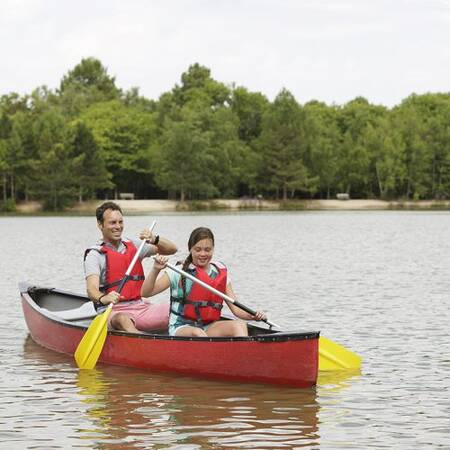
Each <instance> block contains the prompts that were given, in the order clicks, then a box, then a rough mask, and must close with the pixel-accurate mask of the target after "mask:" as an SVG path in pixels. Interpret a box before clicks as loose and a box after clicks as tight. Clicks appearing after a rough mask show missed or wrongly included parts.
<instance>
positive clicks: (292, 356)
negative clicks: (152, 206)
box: [19, 283, 319, 387]
mask: <svg viewBox="0 0 450 450" xmlns="http://www.w3.org/2000/svg"><path fill="white" fill-rule="evenodd" d="M19 288H20V294H21V298H22V308H23V313H24V317H25V321H26V323H27V326H28V329H29V331H30V334H31V337H32V338H33V340H34V341H35V342H37V343H38V344H40V345H42V346H43V347H46V348H48V349H51V350H55V351H57V352H61V353H67V354H69V355H73V354H74V353H75V350H76V348H77V346H78V343H79V342H80V340H81V338H82V337H83V335H84V333H85V331H86V330H87V328H88V326H89V324H90V322H91V320H92V317H93V316H94V314H95V311H94V309H93V306H92V302H90V301H89V300H88V298H87V297H86V296H83V295H79V294H74V293H70V292H66V291H61V290H57V289H51V288H45V287H35V286H31V285H29V284H26V283H21V284H20V285H19ZM249 334H250V336H249V337H241V338H183V337H174V336H168V334H167V330H154V331H152V332H151V333H144V334H133V333H125V332H121V331H109V332H108V336H107V338H106V342H105V345H104V348H103V350H102V353H101V354H100V358H99V362H101V363H107V364H116V365H121V366H128V367H137V368H140V369H148V370H151V371H157V372H177V373H180V374H183V375H188V376H199V377H205V378H213V379H221V380H235V381H245V382H262V383H272V384H279V385H286V386H296V387H309V386H313V385H315V384H316V381H317V372H318V362H319V333H318V332H304V331H299V332H282V331H278V330H276V331H275V330H271V329H269V328H268V327H265V326H262V325H259V324H258V325H256V324H253V323H249Z"/></svg>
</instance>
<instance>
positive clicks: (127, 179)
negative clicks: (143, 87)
mask: <svg viewBox="0 0 450 450" xmlns="http://www.w3.org/2000/svg"><path fill="white" fill-rule="evenodd" d="M80 119H81V120H82V121H83V122H84V123H85V124H86V125H87V126H88V127H89V128H90V129H91V130H92V133H93V135H94V138H95V141H96V143H97V145H98V147H99V149H100V155H101V158H102V159H103V160H104V161H105V164H106V168H107V170H108V172H110V173H111V174H112V175H113V177H112V182H113V184H114V186H116V189H117V190H118V191H121V192H135V193H136V192H138V191H139V190H140V189H142V191H143V192H145V188H146V187H148V186H149V185H152V183H153V180H152V176H153V172H154V171H153V168H152V167H151V163H150V150H149V149H150V147H151V145H152V144H153V143H154V142H155V141H156V137H157V134H156V125H155V117H154V113H149V112H144V111H142V110H140V109H139V108H134V107H127V106H126V105H124V104H123V103H122V102H120V101H118V100H112V101H110V102H103V103H98V104H96V105H93V106H91V107H90V108H89V109H88V110H87V111H86V112H85V113H84V114H82V116H81V117H80Z"/></svg>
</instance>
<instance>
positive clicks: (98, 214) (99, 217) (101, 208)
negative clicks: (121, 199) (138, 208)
mask: <svg viewBox="0 0 450 450" xmlns="http://www.w3.org/2000/svg"><path fill="white" fill-rule="evenodd" d="M107 209H111V210H113V211H119V212H120V214H122V209H121V208H120V206H119V205H118V204H117V203H114V202H105V203H102V204H101V205H100V206H99V207H98V208H97V209H96V210H95V216H96V217H97V222H99V223H103V220H104V217H103V215H104V214H105V211H106V210H107Z"/></svg>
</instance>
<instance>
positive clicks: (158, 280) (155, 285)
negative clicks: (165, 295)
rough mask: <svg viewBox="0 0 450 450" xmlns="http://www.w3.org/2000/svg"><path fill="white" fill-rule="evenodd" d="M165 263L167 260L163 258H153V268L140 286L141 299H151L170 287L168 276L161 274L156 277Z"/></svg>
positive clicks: (158, 256)
mask: <svg viewBox="0 0 450 450" xmlns="http://www.w3.org/2000/svg"><path fill="white" fill-rule="evenodd" d="M167 261H168V258H167V257H165V256H160V255H156V256H155V262H154V263H153V267H152V268H151V270H150V272H149V273H148V274H147V276H146V277H145V280H144V283H143V284H142V288H141V296H142V297H152V296H153V295H156V294H159V293H160V292H162V291H165V290H166V289H167V288H168V287H169V286H170V279H169V275H167V273H166V272H163V274H162V275H161V276H159V277H158V275H159V273H160V271H161V270H162V269H164V267H166V263H167Z"/></svg>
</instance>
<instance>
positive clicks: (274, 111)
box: [257, 89, 316, 200]
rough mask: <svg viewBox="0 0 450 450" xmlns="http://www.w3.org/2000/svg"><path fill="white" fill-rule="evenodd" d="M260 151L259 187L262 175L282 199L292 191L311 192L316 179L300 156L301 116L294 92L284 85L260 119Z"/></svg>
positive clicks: (302, 152)
mask: <svg viewBox="0 0 450 450" xmlns="http://www.w3.org/2000/svg"><path fill="white" fill-rule="evenodd" d="M257 147H258V149H259V150H260V152H261V153H262V162H263V167H262V172H261V174H262V176H263V180H262V182H261V187H262V186H264V179H265V180H267V181H268V185H269V187H270V188H271V189H272V190H275V191H276V192H277V193H279V192H281V193H282V198H283V200H287V198H288V194H290V196H291V197H292V196H293V195H294V194H295V191H297V190H300V191H304V192H310V193H311V192H313V191H314V190H315V187H316V186H315V183H316V180H314V179H313V178H311V177H310V175H309V173H308V170H307V168H306V166H305V163H304V160H303V157H304V152H305V138H304V130H303V116H302V110H301V107H300V105H299V104H298V103H297V101H296V100H295V98H294V96H293V95H292V94H291V93H290V92H289V91H287V90H285V89H283V90H282V91H281V92H280V93H279V94H278V95H277V97H276V98H275V100H274V102H273V104H271V105H270V107H269V108H268V110H267V111H266V113H265V114H264V119H263V128H262V132H261V135H260V136H259V139H258V144H257Z"/></svg>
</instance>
